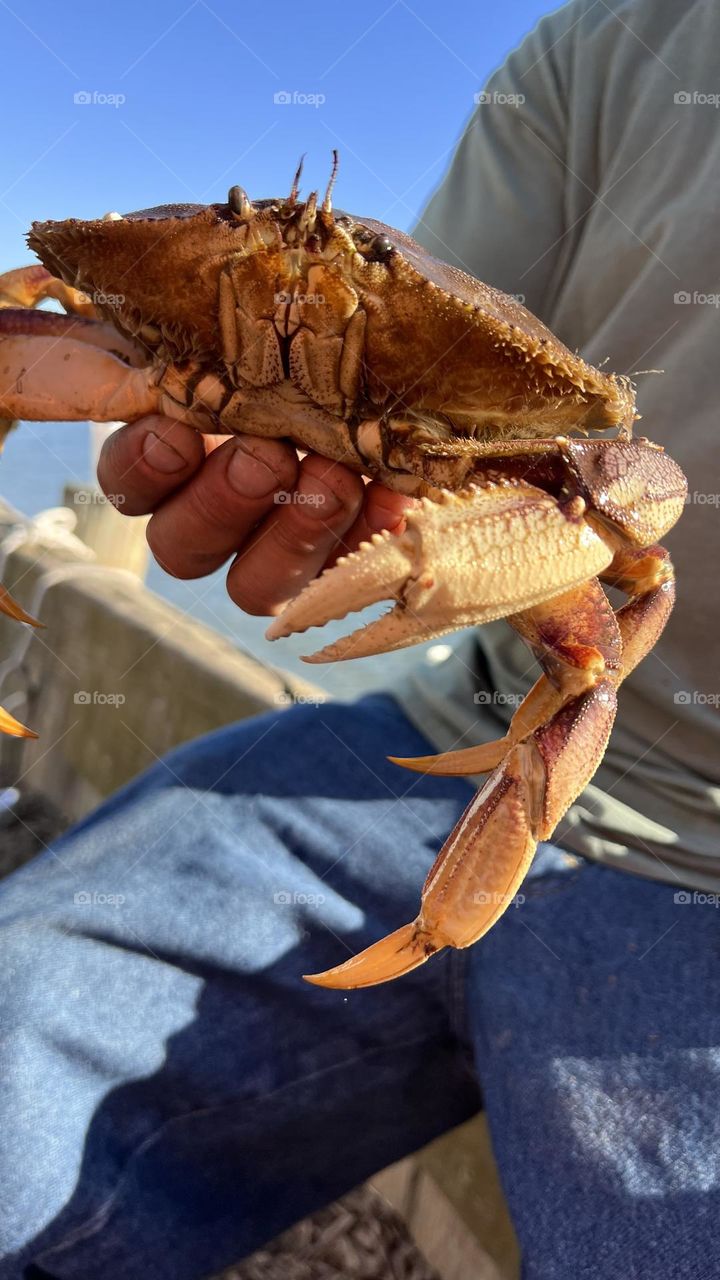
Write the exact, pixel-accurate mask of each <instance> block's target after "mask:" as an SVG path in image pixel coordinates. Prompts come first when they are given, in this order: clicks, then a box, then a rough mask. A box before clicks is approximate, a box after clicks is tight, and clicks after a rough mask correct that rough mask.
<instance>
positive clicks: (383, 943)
mask: <svg viewBox="0 0 720 1280" xmlns="http://www.w3.org/2000/svg"><path fill="white" fill-rule="evenodd" d="M440 945H443V944H440ZM439 949H440V947H439V946H435V945H434V944H432V943H431V942H430V939H429V936H428V935H427V934H426V933H424V932H422V931H421V930H420V929H419V928H418V924H417V921H416V920H413V921H412V922H411V923H410V924H404V925H403V926H402V928H400V929H396V930H395V932H394V933H390V934H388V936H387V938H381V939H380V941H379V942H374V943H373V944H372V946H371V947H367V948H366V950H365V951H361V952H360V954H359V955H356V956H353V957H352V959H351V960H346V961H345V963H344V964H339V965H337V966H336V968H334V969H326V970H325V972H324V973H306V974H303V979H304V981H305V982H310V983H312V985H313V986H315V987H328V988H330V989H332V990H338V991H350V990H354V989H355V988H357V987H375V986H377V985H378V984H379V983H381V982H390V981H391V980H392V979H393V978H400V977H402V975H403V974H404V973H410V971H411V970H412V969H417V968H418V966H419V965H421V964H424V963H425V961H426V960H429V959H430V956H431V955H433V954H434V953H435V952H436V951H438V950H439Z"/></svg>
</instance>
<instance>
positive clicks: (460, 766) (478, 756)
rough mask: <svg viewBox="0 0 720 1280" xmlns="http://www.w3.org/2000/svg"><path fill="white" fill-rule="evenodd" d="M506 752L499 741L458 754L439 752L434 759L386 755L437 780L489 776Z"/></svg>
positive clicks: (507, 746) (506, 749) (463, 748)
mask: <svg viewBox="0 0 720 1280" xmlns="http://www.w3.org/2000/svg"><path fill="white" fill-rule="evenodd" d="M509 750H510V744H509V743H508V742H507V741H506V740H505V739H503V738H500V739H498V741H497V742H485V743H483V744H482V745H481V746H478V747H462V748H461V749H460V750H459V751H441V752H439V753H438V755H435V756H409V757H404V756H388V760H391V761H392V763H393V764H399V765H401V766H402V767H403V769H412V770H414V771H415V773H432V774H436V775H437V776H438V777H441V778H467V777H472V776H474V775H475V774H481V773H489V771H490V770H491V769H495V768H497V766H498V765H499V764H500V762H501V761H502V760H503V758H504V757H505V756H506V755H507V753H508V751H509Z"/></svg>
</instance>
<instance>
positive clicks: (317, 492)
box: [296, 472, 343, 520]
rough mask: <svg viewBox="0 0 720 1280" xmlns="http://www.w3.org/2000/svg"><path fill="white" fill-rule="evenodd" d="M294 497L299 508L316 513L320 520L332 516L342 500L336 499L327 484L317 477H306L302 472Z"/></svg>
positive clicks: (305, 473)
mask: <svg viewBox="0 0 720 1280" xmlns="http://www.w3.org/2000/svg"><path fill="white" fill-rule="evenodd" d="M296 497H297V502H298V505H299V506H304V507H307V508H309V509H310V510H311V511H313V512H316V513H317V515H318V516H319V517H320V519H321V520H326V519H327V518H328V517H329V516H334V515H335V514H336V512H338V511H339V510H340V509H341V507H342V505H343V503H342V499H341V498H338V496H337V494H336V493H335V491H334V489H331V488H330V485H329V484H325V483H324V482H323V481H322V480H318V478H317V476H314V475H308V474H307V472H303V473H302V474H301V476H300V483H299V484H298V487H297V495H296Z"/></svg>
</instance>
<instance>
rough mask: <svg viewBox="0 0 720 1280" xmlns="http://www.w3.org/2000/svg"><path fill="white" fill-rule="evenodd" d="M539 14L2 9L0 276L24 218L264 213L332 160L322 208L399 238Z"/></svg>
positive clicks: (71, 2) (438, 7)
mask: <svg viewBox="0 0 720 1280" xmlns="http://www.w3.org/2000/svg"><path fill="white" fill-rule="evenodd" d="M551 7H554V6H552V5H551V4H550V3H548V2H547V0H503V2H502V3H501V4H497V3H496V2H491V0H476V2H475V3H468V2H466V0H449V2H448V3H444V4H443V3H437V0H391V2H390V3H388V0H364V3H363V4H348V3H335V4H328V3H327V2H326V0H303V3H302V4H296V3H289V2H288V0H275V2H274V3H265V4H257V3H253V4H250V3H239V4H238V3H237V2H236V3H232V2H231V0H207V2H206V0H152V2H148V0H123V3H121V4H118V3H115V4H109V5H102V6H100V5H98V4H97V0H65V3H58V0H10V2H9V3H6V0H0V48H2V51H3V74H2V77H1V78H0V115H1V118H2V120H3V130H2V132H3V146H2V150H1V151H0V155H1V156H2V166H1V168H0V269H6V268H7V267H11V266H15V265H18V264H19V263H20V262H23V261H25V260H27V257H28V253H27V250H26V248H25V246H24V239H23V235H24V231H25V230H26V228H27V226H28V225H29V223H30V222H31V221H32V220H33V219H34V218H40V219H44V218H62V217H68V216H77V217H97V216H99V215H100V214H102V213H104V212H106V211H107V210H108V209H119V210H120V211H123V212H127V211H129V210H132V209H140V208H144V207H147V206H148V205H153V204H160V203H168V202H174V201H177V200H190V201H208V202H210V201H215V200H224V199H225V196H226V193H227V188H228V186H229V185H231V184H232V183H236V182H238V183H240V184H241V185H243V186H245V187H246V188H247V190H248V192H249V193H250V195H251V196H254V197H267V196H274V195H277V194H280V193H282V192H284V191H285V190H286V189H289V185H290V180H291V176H292V172H293V169H294V167H295V164H296V162H297V160H298V157H299V156H300V154H301V153H302V152H307V161H306V186H305V190H307V189H308V188H307V183H308V182H311V183H312V184H313V185H315V186H322V185H324V183H325V181H326V179H327V176H328V172H329V167H330V152H331V149H332V147H333V146H337V147H339V149H340V153H341V174H340V179H339V183H338V187H337V190H336V199H337V203H338V205H339V206H341V207H343V208H347V209H350V210H352V211H353V212H356V213H366V214H371V215H373V216H375V217H379V218H381V219H382V220H384V221H388V222H390V223H391V224H393V225H395V226H399V227H401V228H406V227H408V226H409V225H411V223H412V222H413V218H414V215H415V214H416V213H417V212H418V211H419V210H420V208H421V207H422V205H423V203H424V201H425V200H426V198H427V196H428V195H429V193H430V192H431V191H432V189H433V187H434V186H435V185H436V183H437V181H438V180H439V178H440V176H441V175H442V173H443V171H444V169H445V167H446V165H447V162H448V159H449V155H450V153H451V151H452V147H453V143H454V141H455V139H456V138H457V137H458V135H459V133H460V132H461V130H462V127H463V125H464V123H465V121H466V120H467V118H468V116H469V114H470V112H471V111H472V108H473V94H474V93H476V92H477V91H478V90H479V89H480V88H481V87H482V85H483V82H484V80H485V78H486V76H487V75H488V73H489V72H490V71H491V70H492V69H493V68H494V67H495V66H496V65H497V64H498V63H499V62H501V61H502V59H503V57H504V56H505V54H506V53H507V52H508V51H509V50H510V49H511V48H512V47H513V45H514V44H516V43H517V41H518V40H519V39H520V38H521V37H522V36H523V35H524V33H525V32H526V31H528V30H530V29H531V28H532V27H533V26H534V24H535V22H536V21H537V19H538V17H539V16H541V14H542V13H544V12H546V11H547V10H548V9H549V8H551ZM283 92H285V93H289V94H291V95H293V94H294V95H296V101H295V102H294V103H292V102H291V103H290V104H287V103H276V102H275V101H274V97H275V95H276V94H278V93H283ZM76 95H85V96H87V95H90V97H91V99H92V98H93V97H94V101H92V100H91V101H90V102H87V101H84V102H83V101H76V100H75V97H76ZM313 97H314V104H313ZM305 98H307V99H309V100H307V101H306V100H304V99H305ZM318 98H321V99H324V100H322V101H320V103H319V105H318Z"/></svg>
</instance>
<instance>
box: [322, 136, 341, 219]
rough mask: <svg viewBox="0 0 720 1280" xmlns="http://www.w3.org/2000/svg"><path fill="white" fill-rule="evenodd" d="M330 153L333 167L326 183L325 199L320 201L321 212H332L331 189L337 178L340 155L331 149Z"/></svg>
mask: <svg viewBox="0 0 720 1280" xmlns="http://www.w3.org/2000/svg"><path fill="white" fill-rule="evenodd" d="M332 154H333V167H332V173H331V174H330V181H329V182H328V185H327V191H326V192H325V199H324V200H323V202H322V211H323V213H332V190H333V187H334V186H335V179H336V178H337V171H338V166H339V164H340V156H339V154H338V152H337V151H335V150H333V153H332Z"/></svg>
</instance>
